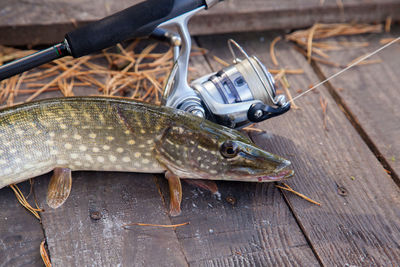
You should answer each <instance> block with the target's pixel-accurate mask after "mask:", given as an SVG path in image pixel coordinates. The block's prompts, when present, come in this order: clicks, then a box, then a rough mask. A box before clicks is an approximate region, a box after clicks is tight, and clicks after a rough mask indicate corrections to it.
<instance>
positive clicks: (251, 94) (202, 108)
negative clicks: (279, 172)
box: [0, 0, 290, 128]
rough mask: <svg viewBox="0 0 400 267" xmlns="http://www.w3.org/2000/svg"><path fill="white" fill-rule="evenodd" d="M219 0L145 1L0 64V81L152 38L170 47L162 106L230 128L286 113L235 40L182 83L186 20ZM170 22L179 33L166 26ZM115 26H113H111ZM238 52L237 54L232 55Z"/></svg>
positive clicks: (268, 80)
mask: <svg viewBox="0 0 400 267" xmlns="http://www.w3.org/2000/svg"><path fill="white" fill-rule="evenodd" d="M220 1H221V0H219V1H218V0H208V1H207V0H203V1H200V0H148V1H145V2H142V3H139V4H137V5H135V6H132V7H130V8H128V9H125V10H123V11H121V12H119V13H116V14H114V15H112V16H110V17H106V18H104V19H102V20H100V21H98V22H94V23H92V24H89V25H87V26H85V27H83V28H79V29H77V30H74V31H72V32H70V33H68V34H67V35H66V39H65V41H64V42H62V43H60V44H57V45H55V46H53V47H50V48H48V49H45V50H43V51H40V52H38V53H36V54H33V55H31V56H28V57H25V58H22V59H19V60H16V61H14V62H11V63H8V64H6V65H4V66H0V80H2V79H5V78H8V77H10V76H12V75H15V74H18V73H21V72H23V71H26V70H29V69H31V68H33V67H36V66H39V65H42V64H44V63H47V62H49V61H52V60H54V59H57V58H60V57H63V56H66V55H72V56H74V57H80V56H84V55H87V54H89V53H92V52H95V51H99V50H101V49H104V48H107V47H109V46H112V45H115V44H116V43H118V42H121V41H123V40H126V39H129V38H134V37H141V36H149V35H150V36H151V37H154V38H156V39H158V40H162V41H168V42H169V43H170V44H171V45H172V46H173V48H174V49H173V51H174V61H175V63H174V66H173V69H172V71H171V74H170V76H169V78H168V81H167V84H166V87H165V90H164V95H163V101H162V104H163V105H166V106H169V107H173V108H177V109H181V110H184V111H186V112H190V113H192V114H194V115H196V116H199V117H204V118H206V119H208V120H211V121H214V122H216V123H218V124H221V125H224V126H228V127H231V128H241V127H244V126H246V125H248V124H250V123H255V122H260V121H263V120H266V119H269V118H272V117H275V116H278V115H281V114H283V113H285V112H287V111H288V110H289V109H290V103H289V102H286V99H285V96H284V95H276V88H275V82H274V79H273V77H272V75H271V74H270V73H269V72H268V70H267V69H266V68H265V66H264V65H263V64H262V63H261V62H260V60H258V59H257V57H255V56H249V55H248V54H247V53H246V52H245V51H244V49H243V48H242V47H241V46H240V45H239V44H238V43H236V42H235V41H234V40H229V41H228V47H229V49H230V51H231V53H232V56H233V64H232V65H231V66H229V67H226V68H224V69H222V70H220V71H218V72H215V73H211V74H208V75H205V76H203V77H201V78H199V79H197V80H195V81H193V82H192V83H191V84H190V85H189V84H188V81H187V74H188V64H189V55H190V48H191V36H190V33H189V31H188V27H187V24H188V21H189V19H190V18H191V17H192V16H193V15H194V14H196V13H197V12H199V11H201V10H204V9H206V8H210V7H211V6H213V5H214V4H216V3H218V2H220ZM169 26H175V27H176V28H177V29H178V33H174V32H172V31H170V30H165V27H169ZM116 29H117V30H116ZM236 50H237V51H239V52H240V53H241V55H242V57H241V58H239V57H237V56H236V52H235V51H236Z"/></svg>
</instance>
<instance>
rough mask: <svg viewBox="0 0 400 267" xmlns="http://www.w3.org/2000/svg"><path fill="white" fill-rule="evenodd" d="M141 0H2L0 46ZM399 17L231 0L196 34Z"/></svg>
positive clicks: (388, 8) (355, 0) (63, 29)
mask: <svg viewBox="0 0 400 267" xmlns="http://www.w3.org/2000/svg"><path fill="white" fill-rule="evenodd" d="M141 1H142V0H124V1H111V0H102V1H93V0H83V1H82V0H70V1H65V2H60V1H54V0H41V1H40V4H38V1H22V0H17V1H15V0H3V1H2V10H1V13H0V44H3V45H34V44H50V43H56V42H60V41H62V40H63V38H64V34H65V33H67V32H69V31H71V30H73V29H74V28H75V27H76V25H82V24H84V23H87V22H91V21H95V20H98V19H100V18H103V17H105V16H107V15H110V14H112V13H115V12H117V11H119V10H122V9H124V8H126V7H129V6H131V5H133V4H135V3H138V2H141ZM388 16H391V17H392V18H393V19H395V20H396V19H400V1H399V0H369V1H364V0H351V1H343V5H338V2H337V1H323V2H321V1H320V0H312V1H310V0H301V1H298V0H297V1H294V0H281V1H274V0H232V1H225V2H224V3H220V4H219V5H217V6H215V7H213V8H212V9H210V10H209V11H205V12H202V13H200V14H199V15H198V16H196V17H194V18H193V19H192V21H191V23H190V25H189V27H190V30H191V32H192V33H193V34H195V35H198V34H211V33H226V32H247V31H249V30H251V31H256V30H270V29H292V28H301V27H307V26H310V25H312V24H314V23H316V22H321V23H332V22H369V23H371V22H380V21H383V20H385V19H386V18H387V17H388Z"/></svg>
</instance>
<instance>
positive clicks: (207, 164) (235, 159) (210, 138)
mask: <svg viewBox="0 0 400 267" xmlns="http://www.w3.org/2000/svg"><path fill="white" fill-rule="evenodd" d="M155 150H156V155H157V156H156V158H157V159H158V160H159V161H160V162H161V163H162V164H163V165H164V166H165V167H166V168H167V169H169V170H170V171H172V172H173V173H175V174H176V175H178V176H179V177H181V178H194V179H209V180H231V181H246V182H272V181H280V180H283V179H287V178H289V177H291V176H293V174H294V171H293V170H290V169H289V168H288V167H289V166H290V164H291V163H290V161H289V160H287V159H284V158H282V157H280V156H277V155H274V154H272V153H270V152H267V151H265V150H263V149H262V148H259V147H257V146H256V145H255V144H254V143H253V142H252V141H251V140H250V139H249V138H248V137H247V136H245V135H243V134H242V133H240V132H239V131H237V130H234V129H231V128H227V127H224V126H221V125H218V124H214V123H212V122H209V121H207V120H203V121H198V123H197V124H192V125H191V124H189V125H188V124H186V125H185V124H181V125H176V126H171V127H169V128H168V129H167V130H166V131H165V132H164V133H163V135H162V137H160V139H159V142H157V144H156V147H155Z"/></svg>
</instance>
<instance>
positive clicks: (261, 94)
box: [152, 8, 290, 128]
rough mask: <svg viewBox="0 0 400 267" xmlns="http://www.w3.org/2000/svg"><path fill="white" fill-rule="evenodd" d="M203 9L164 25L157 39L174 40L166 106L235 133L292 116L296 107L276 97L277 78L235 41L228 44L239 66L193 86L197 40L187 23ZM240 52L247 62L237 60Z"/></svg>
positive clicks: (165, 99) (194, 82)
mask: <svg viewBox="0 0 400 267" xmlns="http://www.w3.org/2000/svg"><path fill="white" fill-rule="evenodd" d="M201 9H202V8H199V9H198V10H193V11H192V12H189V13H186V14H183V15H181V16H180V17H177V18H175V19H173V20H171V21H168V22H166V23H164V24H162V25H160V27H159V28H157V30H156V31H155V32H153V34H152V36H153V37H156V38H158V39H163V40H169V43H170V44H171V45H172V46H173V47H174V50H173V51H174V60H175V64H174V67H173V69H172V71H171V74H170V76H169V78H168V81H167V83H166V87H165V90H164V95H163V102H162V104H163V105H166V106H170V107H174V108H177V109H181V110H184V111H187V112H190V113H192V114H195V115H197V116H199V117H204V118H206V119H208V120H211V121H214V122H216V123H218V124H221V125H224V126H227V127H230V128H242V127H245V126H246V125H249V124H251V123H257V122H261V121H264V120H266V119H269V118H272V117H275V116H278V115H281V114H283V113H285V112H287V111H288V110H289V109H290V102H287V101H286V98H285V96H284V95H276V88H275V81H274V78H273V77H272V75H271V73H270V72H269V71H268V70H267V69H266V67H265V66H264V65H263V64H262V63H261V61H260V60H259V59H258V58H257V57H256V56H249V55H248V54H247V53H246V52H245V50H244V49H243V48H242V47H241V46H240V45H239V44H238V43H237V42H235V41H234V40H232V39H230V40H229V41H228V47H229V50H230V52H231V54H232V56H233V64H232V65H231V66H229V67H226V68H224V69H222V70H220V71H218V72H215V73H211V74H208V75H205V76H203V77H201V78H199V79H197V80H195V81H193V82H192V83H191V84H190V85H189V84H188V82H187V69H188V63H189V54H190V47H191V38H190V34H189V32H188V28H187V22H188V20H189V19H190V17H191V16H193V15H194V14H195V13H197V12H198V11H199V10H201ZM171 25H174V26H177V28H178V31H179V34H176V33H173V32H171V31H165V30H163V29H162V27H168V26H171ZM235 49H236V50H238V51H239V52H240V53H241V54H242V58H239V57H237V56H236V53H235Z"/></svg>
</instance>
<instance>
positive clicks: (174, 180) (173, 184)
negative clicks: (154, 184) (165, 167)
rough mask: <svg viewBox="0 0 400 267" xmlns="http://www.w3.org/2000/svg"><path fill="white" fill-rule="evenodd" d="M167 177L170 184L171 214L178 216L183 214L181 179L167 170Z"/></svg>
mask: <svg viewBox="0 0 400 267" xmlns="http://www.w3.org/2000/svg"><path fill="white" fill-rule="evenodd" d="M165 178H167V180H168V185H169V195H170V202H169V214H170V215H171V216H178V215H179V214H181V202H182V185H181V179H180V178H179V177H178V176H177V175H175V174H174V173H172V172H171V171H167V172H166V173H165Z"/></svg>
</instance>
